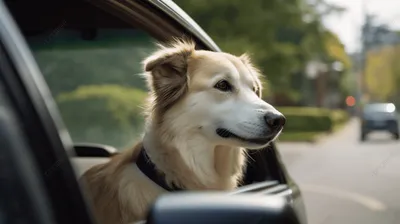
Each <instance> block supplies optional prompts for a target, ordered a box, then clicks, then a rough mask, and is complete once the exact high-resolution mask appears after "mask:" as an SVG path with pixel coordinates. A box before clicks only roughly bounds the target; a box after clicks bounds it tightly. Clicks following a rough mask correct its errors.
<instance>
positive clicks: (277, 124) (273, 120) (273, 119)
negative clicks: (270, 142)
mask: <svg viewBox="0 0 400 224" xmlns="http://www.w3.org/2000/svg"><path fill="white" fill-rule="evenodd" d="M264 120H265V123H266V124H267V125H268V127H269V128H271V129H272V130H277V129H281V128H282V127H283V126H284V125H285V123H286V118H285V116H283V115H282V114H278V113H272V112H269V113H267V114H265V115H264Z"/></svg>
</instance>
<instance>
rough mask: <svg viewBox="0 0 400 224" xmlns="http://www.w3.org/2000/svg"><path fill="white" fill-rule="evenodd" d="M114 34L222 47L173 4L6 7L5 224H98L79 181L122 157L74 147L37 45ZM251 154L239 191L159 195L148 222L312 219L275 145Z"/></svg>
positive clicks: (1, 86)
mask: <svg viewBox="0 0 400 224" xmlns="http://www.w3.org/2000/svg"><path fill="white" fill-rule="evenodd" d="M110 30H111V31H118V32H116V33H119V34H120V35H132V36H130V38H135V37H136V35H138V33H137V32H136V31H137V30H141V31H144V32H146V33H147V34H148V35H149V36H151V37H153V38H154V39H156V40H158V41H166V40H169V39H171V38H172V37H176V36H178V37H181V36H188V37H191V38H192V39H193V40H194V41H195V42H196V43H197V45H198V48H200V49H205V50H210V51H220V49H219V48H218V46H217V45H216V44H215V43H214V42H213V41H212V39H211V38H210V37H209V36H208V35H207V34H206V33H205V32H204V31H203V30H202V29H201V28H200V27H199V26H198V25H197V24H196V23H195V22H194V21H193V20H192V19H191V18H190V17H189V16H188V15H187V14H186V13H185V12H184V11H182V10H181V9H180V8H179V7H178V6H177V5H176V4H174V3H173V2H172V1H167V0H162V1H161V0H141V1H134V0H126V1H106V0H98V1H92V0H90V1H83V0H60V1H50V0H37V1H30V0H5V1H0V144H1V149H0V178H1V181H0V214H1V215H0V223H2V222H4V223H31V224H35V223H48V224H50V223H58V224H63V223H65V224H67V223H68V224H71V223H74V224H79V223H85V224H90V223H94V222H93V217H92V213H91V205H90V204H89V203H88V202H87V201H86V200H85V196H84V193H83V189H82V188H81V186H80V185H79V184H78V182H77V178H78V177H79V175H80V174H81V173H82V172H84V171H85V170H87V169H88V168H90V167H91V166H93V165H95V164H98V163H101V162H104V161H107V160H108V159H109V157H111V156H112V155H113V154H115V153H118V152H117V150H116V149H115V148H113V147H111V146H107V145H105V144H101V143H99V142H85V143H79V142H75V143H73V141H71V134H76V133H72V131H71V130H67V129H66V127H65V126H64V122H63V121H62V119H61V115H60V111H59V108H58V107H57V104H56V102H55V100H54V98H53V96H52V93H53V92H52V91H51V89H52V81H51V80H49V79H45V78H44V75H43V74H48V69H49V70H51V69H52V68H53V67H51V66H50V67H43V66H42V65H43V63H47V62H43V61H41V60H43V58H39V55H38V53H37V52H35V51H36V47H37V45H35V44H38V43H41V44H50V43H49V42H50V40H49V38H55V39H57V38H63V37H65V38H64V39H60V42H62V43H63V44H64V43H65V44H68V41H77V42H79V41H81V40H84V41H91V40H95V39H96V37H97V36H98V35H101V34H102V32H103V31H107V32H108V31H110ZM64 31H65V32H64ZM74 33H78V34H79V35H77V36H74ZM103 33H104V32H103ZM64 34H65V36H63V35H64ZM105 36H107V37H109V36H110V33H107V35H105ZM48 46H50V45H48ZM74 47H75V48H74V49H78V50H79V48H80V45H79V44H77V45H76V46H74ZM49 48H50V49H51V51H50V52H52V53H53V54H52V55H50V56H49V57H47V58H46V60H53V59H55V58H56V57H63V60H65V63H67V59H65V57H66V54H64V53H65V52H58V51H56V50H54V49H53V48H51V47H49ZM66 49H68V50H69V51H68V52H70V51H71V49H70V48H66ZM121 49H122V48H121ZM95 56H96V54H93V55H92V56H86V55H84V56H83V57H82V58H80V59H79V60H80V61H79V63H81V64H79V63H77V64H76V66H75V67H74V66H72V67H69V68H68V69H69V72H70V73H69V75H70V76H73V75H74V74H75V73H78V72H79V71H78V69H79V68H81V67H82V66H83V63H85V62H87V61H85V60H89V59H90V60H91V61H90V63H96V60H95V58H94V57H95ZM96 66H100V65H99V64H98V65H96ZM43 68H45V69H43ZM85 68H86V69H87V70H85V72H86V73H84V75H92V76H93V78H94V79H95V78H96V75H97V74H96V73H94V74H93V72H92V73H91V70H90V69H91V67H90V66H89V65H88V66H86V67H85ZM105 69H107V68H105ZM56 75H57V74H56ZM79 75H81V74H79ZM68 78H69V77H56V79H55V80H56V81H59V82H68ZM46 81H47V83H46ZM49 87H50V88H49ZM84 110H85V108H84V107H82V109H81V111H77V113H78V114H79V113H82V112H83V111H84ZM67 126H68V124H67ZM78 137H79V136H78ZM249 156H251V157H252V159H251V160H250V161H251V162H250V163H249V164H248V167H247V171H246V175H245V179H244V183H243V186H241V187H240V188H238V189H237V190H236V191H235V192H230V193H229V194H226V193H188V192H185V193H176V194H171V195H165V196H162V197H161V198H160V199H159V200H157V201H156V202H155V203H154V205H153V207H152V209H151V211H150V213H149V217H148V219H147V220H144V223H160V224H167V223H268V224H273V223H288V224H290V223H299V224H300V223H301V224H305V223H307V219H306V213H305V207H304V203H303V199H302V196H301V192H300V190H299V187H298V186H297V184H296V183H295V182H294V181H293V180H292V179H291V177H290V175H289V174H288V173H287V171H286V168H285V166H284V164H283V163H282V161H281V158H280V155H279V152H278V151H277V149H276V145H275V144H271V145H269V146H268V147H266V149H265V150H262V151H256V152H252V151H249Z"/></svg>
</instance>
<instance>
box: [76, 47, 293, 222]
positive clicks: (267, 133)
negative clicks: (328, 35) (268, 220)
mask: <svg viewBox="0 0 400 224" xmlns="http://www.w3.org/2000/svg"><path fill="white" fill-rule="evenodd" d="M143 64H144V70H145V72H146V75H145V76H146V79H147V81H148V86H149V89H150V97H149V101H148V108H147V113H146V124H145V131H144V134H143V138H142V141H141V142H140V143H138V144H137V145H136V146H135V147H134V148H133V149H130V150H125V151H123V152H122V153H121V154H119V155H115V156H113V157H112V158H111V160H110V161H109V162H107V163H105V164H101V165H97V166H94V167H92V168H91V169H89V170H88V171H87V172H85V173H84V174H83V176H82V177H81V181H82V183H83V184H84V187H86V189H88V193H87V194H88V199H89V201H90V202H91V203H92V205H93V206H94V214H95V216H96V219H97V220H98V222H99V223H101V224H116V223H130V222H135V221H139V220H143V219H145V218H146V215H147V212H148V209H149V207H150V205H151V204H152V203H153V202H154V201H155V199H156V198H157V196H159V195H160V194H164V193H168V192H170V191H175V190H192V191H204V190H215V191H229V190H233V189H235V187H237V185H238V183H239V182H240V180H241V177H242V173H243V170H244V166H245V161H246V155H245V148H247V149H255V150H256V149H262V148H264V147H265V146H266V145H268V144H269V143H270V142H271V141H273V140H274V139H275V138H276V137H277V136H278V135H279V134H280V132H281V131H282V128H283V126H284V124H285V118H284V116H283V115H282V114H281V113H280V112H278V111H277V110H276V109H275V108H274V107H273V106H271V105H270V104H268V103H266V102H265V101H263V100H262V99H261V82H260V79H259V75H260V74H259V71H258V70H257V69H256V68H255V67H254V66H253V65H252V63H251V62H250V58H249V57H248V56H247V55H245V54H244V55H242V56H240V57H237V56H234V55H231V54H228V53H222V52H211V51H205V50H197V49H195V44H194V43H193V42H192V41H187V40H175V41H173V42H172V43H171V44H169V45H159V49H158V50H157V51H156V52H154V53H153V54H152V55H150V56H149V57H148V58H146V59H145V60H144V62H143ZM139 160H141V162H139ZM141 166H142V168H140V167H141ZM143 166H144V167H145V168H143ZM152 167H153V168H152ZM151 169H153V171H152V170H151Z"/></svg>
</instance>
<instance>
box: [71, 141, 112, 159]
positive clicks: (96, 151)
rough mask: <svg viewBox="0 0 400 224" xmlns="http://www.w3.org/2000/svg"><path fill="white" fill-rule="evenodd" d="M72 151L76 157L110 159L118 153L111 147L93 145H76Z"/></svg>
mask: <svg viewBox="0 0 400 224" xmlns="http://www.w3.org/2000/svg"><path fill="white" fill-rule="evenodd" d="M74 149H75V154H76V156H77V157H111V156H113V155H114V154H115V153H117V151H118V150H117V149H115V148H114V147H112V146H108V145H101V144H93V143H76V144H74Z"/></svg>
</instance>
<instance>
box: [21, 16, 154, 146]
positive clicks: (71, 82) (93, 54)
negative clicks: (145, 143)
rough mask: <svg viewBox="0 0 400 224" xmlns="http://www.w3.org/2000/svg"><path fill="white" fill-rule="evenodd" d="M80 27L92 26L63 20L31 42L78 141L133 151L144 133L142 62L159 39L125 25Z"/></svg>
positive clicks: (67, 124)
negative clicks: (131, 148) (130, 148)
mask: <svg viewBox="0 0 400 224" xmlns="http://www.w3.org/2000/svg"><path fill="white" fill-rule="evenodd" d="M103 19H104V20H107V18H103ZM110 20H111V19H110ZM79 22H81V23H85V22H87V21H85V19H82V21H76V24H69V23H68V21H64V20H61V21H60V23H59V24H58V26H56V27H55V28H54V29H53V30H51V31H48V32H39V33H38V34H34V35H29V36H28V38H27V40H28V43H29V45H30V47H31V50H32V52H33V53H34V56H35V59H36V61H37V63H38V65H39V67H40V69H41V70H42V73H43V75H44V77H45V80H46V81H47V84H48V85H49V87H50V90H51V92H52V94H53V97H54V98H55V99H56V102H57V104H58V107H59V110H60V112H61V115H62V118H63V120H64V123H65V125H66V126H67V128H68V130H69V132H70V134H71V137H72V139H73V141H74V142H95V143H101V144H107V145H112V146H114V147H116V148H118V149H123V148H125V147H129V146H131V145H132V144H134V142H135V141H137V137H139V135H140V134H141V133H142V127H143V120H144V119H143V116H142V114H141V111H142V104H143V101H144V98H145V96H146V84H145V82H144V79H143V78H142V77H141V76H140V73H141V72H142V65H141V61H142V60H143V58H144V57H145V56H147V55H148V54H149V53H150V52H151V51H152V50H153V49H154V47H155V44H154V42H155V41H156V39H154V38H153V37H151V36H150V35H149V34H148V33H146V32H144V31H143V30H140V29H134V28H131V27H128V26H126V25H125V26H124V24H123V23H122V22H116V23H114V24H111V25H110V24H102V23H93V24H92V25H91V26H89V28H87V29H80V28H79V27H78V26H77V24H79ZM49 32H50V35H49Z"/></svg>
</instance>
